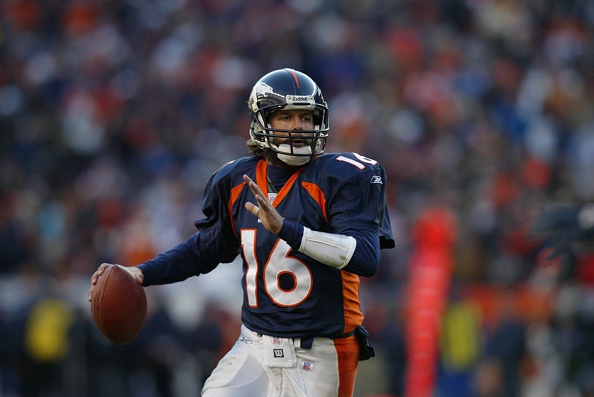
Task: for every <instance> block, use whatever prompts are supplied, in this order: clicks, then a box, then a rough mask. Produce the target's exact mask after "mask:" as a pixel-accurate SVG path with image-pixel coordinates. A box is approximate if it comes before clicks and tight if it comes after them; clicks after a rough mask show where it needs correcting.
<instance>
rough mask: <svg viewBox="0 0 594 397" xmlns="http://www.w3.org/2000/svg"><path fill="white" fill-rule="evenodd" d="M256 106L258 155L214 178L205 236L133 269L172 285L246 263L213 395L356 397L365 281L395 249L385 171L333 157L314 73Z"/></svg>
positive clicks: (364, 347)
mask: <svg viewBox="0 0 594 397" xmlns="http://www.w3.org/2000/svg"><path fill="white" fill-rule="evenodd" d="M248 107H249V111H250V124H251V125H250V137H249V139H248V141H247V146H248V149H249V151H250V156H247V157H244V158H240V159H237V160H235V161H232V162H230V163H228V164H226V165H224V166H223V167H221V168H220V169H219V170H218V171H217V172H215V173H214V174H213V175H212V176H211V178H210V180H209V181H208V183H207V185H206V188H205V191H204V198H203V203H202V211H203V213H204V218H202V219H199V220H197V221H196V222H195V226H196V228H197V232H196V233H195V234H193V235H192V236H191V237H190V238H189V239H188V240H187V241H185V242H182V243H180V244H178V245H177V246H175V247H173V248H172V249H170V250H168V251H166V252H163V253H161V254H159V255H158V256H156V257H155V258H154V259H151V260H149V261H147V262H145V263H142V264H140V265H138V266H135V267H132V268H131V269H132V270H133V272H134V273H135V275H136V278H137V280H138V282H139V283H142V285H143V286H149V285H156V284H166V283H174V282H179V281H182V280H185V279H186V278H188V277H191V276H198V275H200V274H204V273H208V272H210V271H212V270H214V269H215V268H216V267H217V266H218V265H219V264H220V263H228V262H232V261H233V260H234V259H235V258H236V257H237V256H238V255H241V258H242V259H243V278H242V280H241V285H242V287H243V292H244V298H243V307H242V324H243V325H242V327H241V334H240V336H239V338H238V340H237V341H236V343H235V345H234V346H233V348H232V349H231V350H230V351H229V352H228V353H227V354H226V355H225V356H224V357H223V358H222V359H221V361H220V362H219V364H218V366H217V367H216V368H215V370H214V371H213V373H212V374H211V376H210V377H209V378H208V380H207V381H206V383H205V385H204V388H203V390H202V395H203V396H206V397H227V396H237V397H245V396H257V397H260V396H269V397H272V396H278V397H281V396H283V397H285V396H301V397H305V396H315V397H336V396H341V397H343V396H351V395H352V394H353V389H354V383H355V375H356V371H357V365H358V362H359V361H360V360H364V359H367V358H369V357H372V356H373V355H374V352H373V347H372V346H371V344H370V343H369V341H368V340H367V332H366V331H365V329H364V328H363V313H362V311H361V307H360V306H361V305H360V302H359V283H360V279H359V278H360V277H361V276H363V277H370V276H373V275H374V273H375V272H376V270H377V268H378V265H379V258H380V249H382V248H392V247H394V240H393V237H392V231H391V227H390V220H389V217H388V210H387V204H386V195H385V190H386V183H387V180H386V174H385V171H384V169H383V168H382V166H381V165H380V164H379V163H378V162H377V161H375V160H373V159H370V158H367V157H364V156H362V155H359V154H357V153H335V154H326V153H324V152H325V148H326V141H327V139H328V137H329V135H330V133H329V124H328V107H327V104H326V101H325V100H324V98H323V96H322V92H321V90H320V88H319V87H318V85H317V84H316V83H315V82H314V81H313V80H312V79H311V78H310V77H308V76H307V75H305V74H304V73H301V72H298V71H295V70H292V69H281V70H276V71H273V72H270V73H268V74H266V75H265V76H264V77H262V78H261V79H260V80H259V81H258V82H257V83H256V84H255V86H254V87H253V89H252V92H251V94H250V97H249V100H248ZM108 266H110V264H102V265H101V266H100V267H99V268H98V270H97V271H96V272H95V274H94V275H93V276H92V278H91V282H92V283H95V282H96V280H97V278H98V276H99V275H100V274H102V272H103V271H104V269H105V268H107V267H108Z"/></svg>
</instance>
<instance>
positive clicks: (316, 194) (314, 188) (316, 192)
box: [301, 182, 328, 222]
mask: <svg viewBox="0 0 594 397" xmlns="http://www.w3.org/2000/svg"><path fill="white" fill-rule="evenodd" d="M301 186H303V188H304V189H305V190H307V192H308V193H309V195H310V196H311V197H312V198H313V199H314V200H315V202H316V203H318V205H319V206H320V209H321V210H322V214H323V215H324V219H325V220H326V222H327V221H328V213H327V212H326V196H325V195H324V192H322V189H320V187H319V186H318V185H316V184H315V183H311V182H302V183H301Z"/></svg>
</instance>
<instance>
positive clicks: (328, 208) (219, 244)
mask: <svg viewBox="0 0 594 397" xmlns="http://www.w3.org/2000/svg"><path fill="white" fill-rule="evenodd" d="M267 168H268V165H267V164H266V162H265V161H264V160H263V159H261V158H258V157H245V158H241V159H239V160H236V161H233V162H231V163H228V164H226V165H225V166H223V167H222V168H221V169H219V170H218V171H217V172H216V173H215V174H214V175H213V176H212V177H211V179H210V180H209V182H208V184H207V185H206V188H205V192H204V199H203V208H202V209H203V212H204V214H205V216H206V218H204V219H201V220H198V221H196V222H195V225H196V227H197V228H198V230H199V232H198V233H196V234H195V235H194V236H193V237H192V238H191V239H190V240H191V242H186V243H184V244H180V245H179V246H178V247H176V248H174V249H173V251H175V254H174V256H175V261H176V264H175V265H173V263H172V255H171V254H165V255H163V254H162V255H160V257H161V258H159V257H157V258H155V260H153V261H149V262H147V263H146V264H143V265H141V268H142V270H143V273H145V285H148V284H151V283H152V284H159V283H164V282H171V281H174V280H176V281H177V280H181V279H183V278H185V277H189V276H190V275H196V274H200V273H206V272H208V271H210V270H212V269H213V268H214V267H216V266H217V265H218V263H221V262H229V261H231V260H233V259H234V258H235V256H237V254H241V256H242V259H243V278H242V286H243V289H244V301H243V308H242V321H243V322H244V323H245V325H246V326H247V327H248V328H250V329H252V330H253V331H256V332H260V333H263V334H268V335H275V336H281V337H309V336H329V337H332V336H338V335H341V334H343V333H346V332H350V331H351V330H353V329H354V328H355V327H356V326H358V325H360V324H361V323H362V321H363V314H362V312H361V310H360V302H359V296H358V292H359V275H357V274H355V273H354V272H352V271H349V267H348V266H347V267H345V268H344V269H342V270H338V269H336V268H333V267H331V266H328V265H324V264H322V263H319V262H317V261H316V260H314V259H312V258H310V257H309V256H307V255H305V254H302V253H300V252H298V251H296V250H293V249H291V247H290V246H289V244H288V243H287V242H285V241H283V240H282V239H280V238H279V237H278V236H277V235H275V234H274V233H272V232H270V231H268V230H267V229H266V228H265V227H264V226H263V225H262V224H261V223H260V221H259V219H258V218H257V217H256V216H254V215H253V214H251V213H250V212H249V211H247V210H246V209H245V203H246V202H252V203H254V202H255V198H254V195H253V193H252V191H251V190H250V188H249V187H248V186H247V184H246V183H245V182H244V180H243V175H244V174H246V175H248V176H249V177H250V178H252V179H253V180H254V181H255V182H256V183H257V184H258V186H259V187H260V188H261V189H262V191H263V192H264V194H266V195H268V197H269V198H270V199H271V201H272V204H273V205H274V207H275V208H276V210H277V211H278V212H279V213H280V215H281V216H282V217H283V218H285V219H287V220H290V221H292V222H296V223H298V224H300V225H303V226H305V227H308V228H310V229H311V230H316V231H322V232H328V233H336V234H345V235H352V236H355V237H357V236H362V235H364V236H366V238H370V239H375V240H377V241H379V243H378V245H379V247H381V248H391V247H393V246H394V241H393V237H392V232H391V228H390V221H389V217H388V210H387V205H386V196H385V185H386V175H385V172H384V170H383V168H382V167H381V166H380V164H379V163H377V162H376V161H374V160H371V159H368V158H366V157H363V156H360V155H358V154H355V153H340V154H325V155H322V156H319V157H317V158H315V159H313V160H312V161H311V162H310V163H309V164H308V165H306V166H304V167H303V168H301V169H300V170H299V171H297V172H296V173H295V174H293V175H292V176H291V177H290V178H289V180H288V181H287V182H286V183H285V185H284V186H283V187H282V189H280V190H279V191H278V192H272V191H269V184H268V180H267ZM190 240H189V241H190ZM373 261H374V262H377V259H374V260H373ZM156 268H159V269H158V271H157V270H156Z"/></svg>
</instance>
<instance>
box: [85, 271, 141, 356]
mask: <svg viewBox="0 0 594 397" xmlns="http://www.w3.org/2000/svg"><path fill="white" fill-rule="evenodd" d="M91 312H92V314H93V320H94V321H95V324H96V325H97V328H99V330H100V331H101V333H103V335H105V336H106V337H107V338H108V339H109V340H110V341H112V342H113V343H116V344H119V345H125V344H127V343H130V342H131V341H132V340H133V339H134V338H135V337H136V335H138V333H139V332H140V329H141V328H142V325H143V324H144V320H145V318H146V294H145V292H144V288H143V287H142V285H140V284H138V282H137V281H136V279H135V277H134V275H133V274H132V273H130V272H129V271H128V270H126V269H125V268H124V267H123V266H120V265H111V266H109V267H108V268H107V269H105V271H104V272H103V274H102V275H101V276H100V277H99V279H98V280H97V284H95V285H93V286H92V287H91Z"/></svg>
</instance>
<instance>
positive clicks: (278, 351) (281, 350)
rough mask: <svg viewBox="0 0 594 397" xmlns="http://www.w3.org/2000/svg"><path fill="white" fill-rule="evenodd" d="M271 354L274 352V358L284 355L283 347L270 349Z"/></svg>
mask: <svg viewBox="0 0 594 397" xmlns="http://www.w3.org/2000/svg"><path fill="white" fill-rule="evenodd" d="M272 354H274V357H276V358H283V357H285V353H284V352H283V349H274V350H272Z"/></svg>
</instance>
